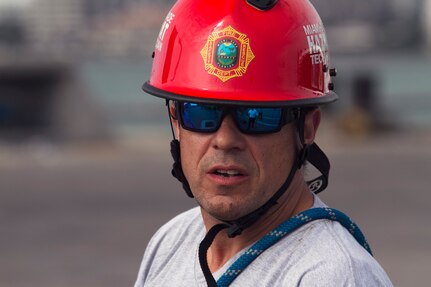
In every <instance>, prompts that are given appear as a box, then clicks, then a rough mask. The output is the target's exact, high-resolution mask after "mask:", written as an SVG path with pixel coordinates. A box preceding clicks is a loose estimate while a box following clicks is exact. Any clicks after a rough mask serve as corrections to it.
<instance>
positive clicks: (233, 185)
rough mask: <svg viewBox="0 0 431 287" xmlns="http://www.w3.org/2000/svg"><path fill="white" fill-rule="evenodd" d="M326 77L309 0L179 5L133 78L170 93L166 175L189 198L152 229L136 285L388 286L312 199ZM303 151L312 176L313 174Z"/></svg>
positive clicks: (356, 240)
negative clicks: (148, 67) (145, 71)
mask: <svg viewBox="0 0 431 287" xmlns="http://www.w3.org/2000/svg"><path fill="white" fill-rule="evenodd" d="M263 2H264V3H263ZM335 74H336V72H335V69H330V68H329V55H328V47H327V43H326V36H325V31H324V28H323V25H322V23H321V20H320V18H319V16H318V14H317V13H316V12H315V10H314V8H313V7H312V6H311V4H310V3H309V2H308V1H305V0H278V1H276V0H274V1H258V0H255V1H254V0H225V1H215V0H180V1H178V2H177V3H176V5H175V6H174V7H173V8H172V10H171V11H170V12H169V14H168V16H167V17H166V20H165V22H164V24H163V26H162V29H161V31H160V34H159V36H158V39H157V42H156V49H155V53H154V62H153V69H152V74H151V78H150V80H149V81H148V82H147V83H145V84H144V87H143V88H144V90H145V91H146V92H148V93H150V94H153V95H155V96H158V97H162V98H165V99H166V102H167V105H168V110H169V115H170V121H171V125H172V127H173V133H174V140H173V141H172V143H171V152H172V155H173V158H174V166H173V171H172V174H173V175H174V176H175V177H176V178H177V179H178V180H180V181H181V183H182V185H183V188H184V189H185V191H186V193H187V194H188V195H189V196H190V197H194V198H195V199H196V201H197V203H198V205H199V207H196V208H194V209H192V210H189V211H187V212H185V213H183V214H180V215H179V216H177V217H176V218H174V219H173V220H171V221H170V222H169V223H167V224H166V225H164V226H163V227H161V228H160V230H159V231H158V232H157V233H156V234H155V235H154V236H153V238H152V240H151V241H150V243H149V244H148V246H147V249H146V252H145V255H144V259H143V262H142V265H141V269H140V271H139V275H138V279H137V281H136V284H135V287H142V286H148V287H150V286H228V285H232V286H392V284H391V282H390V280H389V278H388V277H387V275H386V274H385V272H384V271H383V269H382V268H381V267H380V266H379V264H378V263H377V262H376V261H375V260H374V259H373V257H372V256H371V254H370V253H371V250H370V249H369V246H368V245H367V243H366V241H365V239H364V237H363V235H362V233H361V232H360V230H359V228H358V227H357V226H356V225H355V224H354V223H353V222H351V221H350V220H349V219H348V218H347V217H346V216H345V215H344V214H342V213H340V212H338V211H337V210H334V209H329V208H327V207H326V206H325V204H324V203H323V202H322V201H321V200H320V199H319V198H318V197H317V196H316V195H315V193H318V192H320V191H322V190H323V189H324V188H325V187H326V186H327V178H328V172H329V162H328V160H327V158H326V156H325V155H324V153H323V152H322V151H321V150H320V149H319V148H318V147H317V145H316V144H315V143H314V138H315V135H316V131H317V129H318V126H319V123H320V118H321V113H320V110H319V108H318V106H319V105H322V104H327V103H331V102H333V101H335V100H336V99H337V95H336V94H335V93H334V92H333V91H332V90H333V88H334V87H333V84H332V83H331V76H335ZM252 111H253V112H252ZM254 112H256V113H257V114H259V124H254V125H250V124H249V120H250V119H251V118H250V116H249V113H251V114H252V113H254ZM306 161H308V162H309V163H311V164H312V165H314V166H315V167H316V168H317V169H318V170H319V171H320V172H321V173H322V175H321V176H320V177H318V178H317V179H315V180H312V181H310V182H306V181H305V179H304V164H305V162H306Z"/></svg>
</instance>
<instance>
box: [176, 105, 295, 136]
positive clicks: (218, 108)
mask: <svg viewBox="0 0 431 287" xmlns="http://www.w3.org/2000/svg"><path fill="white" fill-rule="evenodd" d="M175 108H176V118H178V119H179V121H180V124H181V126H182V127H183V128H184V129H186V130H189V131H193V132H199V133H212V132H215V131H217V130H218V129H219V128H220V126H221V123H222V121H223V119H224V117H225V116H226V115H228V114H229V115H232V118H233V119H234V121H235V124H236V126H237V127H238V129H239V130H240V131H241V132H242V133H245V134H268V133H276V132H278V131H280V130H281V128H282V127H283V126H284V125H286V124H288V123H290V122H293V121H294V120H296V119H297V118H298V117H299V110H298V109H297V108H286V107H282V108H281V107H275V108H271V107H244V106H228V105H215V104H200V103H193V102H179V101H176V102H175Z"/></svg>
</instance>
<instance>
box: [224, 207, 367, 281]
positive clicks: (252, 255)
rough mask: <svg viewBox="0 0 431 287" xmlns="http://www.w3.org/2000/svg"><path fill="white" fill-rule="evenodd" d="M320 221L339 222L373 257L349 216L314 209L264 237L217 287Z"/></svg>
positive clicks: (330, 209) (241, 258)
mask: <svg viewBox="0 0 431 287" xmlns="http://www.w3.org/2000/svg"><path fill="white" fill-rule="evenodd" d="M318 219H328V220H332V221H337V222H339V223H340V224H341V225H342V226H343V227H344V228H346V229H347V230H348V231H349V232H350V233H351V234H352V235H353V237H354V238H355V239H356V241H358V243H359V244H360V245H361V246H362V247H364V248H365V250H367V251H368V253H370V254H371V255H373V254H372V251H371V248H370V246H369V244H368V242H367V241H366V239H365V236H364V234H363V233H362V231H361V230H360V229H359V227H358V226H357V225H356V224H355V223H354V222H353V221H352V220H351V219H350V218H349V217H348V216H347V215H345V214H344V213H342V212H341V211H338V210H336V209H333V208H312V209H308V210H306V211H304V212H302V213H300V214H298V215H296V216H293V217H292V218H290V219H288V220H286V221H285V222H283V223H281V224H280V225H279V226H277V227H276V228H275V229H273V230H272V231H271V232H269V233H268V234H267V235H265V236H264V237H262V238H261V239H260V240H259V241H258V242H256V243H255V244H254V245H253V246H252V247H250V248H249V249H248V250H247V251H246V252H245V253H244V254H243V255H242V256H241V257H240V258H238V259H237V260H236V261H235V262H234V263H233V264H232V265H231V266H230V267H229V269H228V270H227V271H226V272H225V273H224V274H223V275H222V276H221V277H220V279H219V280H218V281H217V285H216V286H219V287H227V286H229V285H230V284H231V283H232V282H233V281H234V280H235V278H236V277H237V276H238V275H239V274H241V272H242V271H243V270H244V269H245V268H247V266H248V265H250V264H251V262H253V260H254V259H256V258H257V257H258V256H259V255H260V254H262V253H263V252H264V251H265V250H266V249H268V248H269V247H271V246H272V245H274V244H275V243H277V242H278V241H280V240H281V239H282V238H283V237H285V236H286V235H288V234H289V233H291V232H293V231H295V230H296V229H298V228H299V227H301V226H303V225H305V224H307V223H309V222H311V221H314V220H318Z"/></svg>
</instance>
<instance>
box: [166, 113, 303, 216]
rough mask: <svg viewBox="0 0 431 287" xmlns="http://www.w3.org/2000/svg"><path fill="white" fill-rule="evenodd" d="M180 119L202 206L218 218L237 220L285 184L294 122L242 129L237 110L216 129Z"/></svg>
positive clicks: (185, 160) (188, 169) (185, 156)
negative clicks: (261, 131)
mask: <svg viewBox="0 0 431 287" xmlns="http://www.w3.org/2000/svg"><path fill="white" fill-rule="evenodd" d="M174 124H175V126H176V129H177V135H178V139H179V141H180V143H181V162H182V167H183V170H184V173H185V175H186V177H187V180H188V182H189V184H190V187H191V190H192V191H193V194H194V196H195V198H196V200H197V201H198V203H199V204H200V206H201V207H202V208H203V209H204V210H205V211H206V212H207V213H209V214H210V215H212V216H214V217H216V218H220V219H224V220H233V219H236V218H239V217H241V216H243V215H246V214H248V213H250V212H251V211H253V210H255V209H257V208H258V207H260V206H261V205H262V204H264V203H265V202H266V201H267V200H268V199H269V198H270V197H271V196H272V195H273V194H274V193H275V192H276V191H277V190H278V189H279V188H280V186H281V185H282V184H283V183H284V181H285V180H286V178H287V176H288V174H289V172H290V169H291V167H292V162H293V160H294V154H295V150H296V136H295V131H294V128H295V127H294V125H293V124H288V125H285V126H284V127H283V128H282V129H281V131H279V132H277V133H272V134H265V135H247V134H243V133H241V132H240V131H239V130H238V129H237V127H236V125H235V123H234V121H233V119H232V118H231V116H226V117H225V118H224V120H223V122H222V124H221V127H220V128H219V129H218V130H217V131H216V132H214V133H210V134H205V133H197V132H191V131H188V130H185V129H183V128H181V127H180V126H179V125H178V122H176V121H174Z"/></svg>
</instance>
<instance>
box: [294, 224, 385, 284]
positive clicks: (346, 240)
mask: <svg viewBox="0 0 431 287" xmlns="http://www.w3.org/2000/svg"><path fill="white" fill-rule="evenodd" d="M302 239H303V240H302V243H301V247H300V248H299V250H302V252H301V253H302V254H301V259H299V261H300V262H301V264H303V265H304V266H306V270H308V273H307V274H304V277H303V280H305V281H307V280H310V283H311V282H316V280H320V282H322V283H323V282H326V281H325V280H329V281H330V280H332V282H339V283H340V284H341V283H343V284H344V285H343V286H392V284H391V283H390V280H389V278H388V277H387V275H386V273H385V272H384V270H383V269H382V267H381V266H380V265H379V263H378V262H377V261H376V260H375V259H374V258H373V256H371V255H370V254H369V253H368V252H367V251H366V250H365V248H364V247H362V246H361V245H360V244H359V243H358V242H357V241H356V239H355V238H354V237H353V236H352V235H351V234H350V232H349V231H348V230H347V229H346V228H345V227H343V226H342V225H341V224H340V223H338V222H336V221H331V220H326V219H323V220H316V221H314V222H311V223H309V226H307V227H305V228H304V230H303V238H302ZM301 264H299V265H301ZM305 281H304V282H305ZM329 281H328V282H329ZM367 284H374V285H367ZM322 286H324V285H322Z"/></svg>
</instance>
